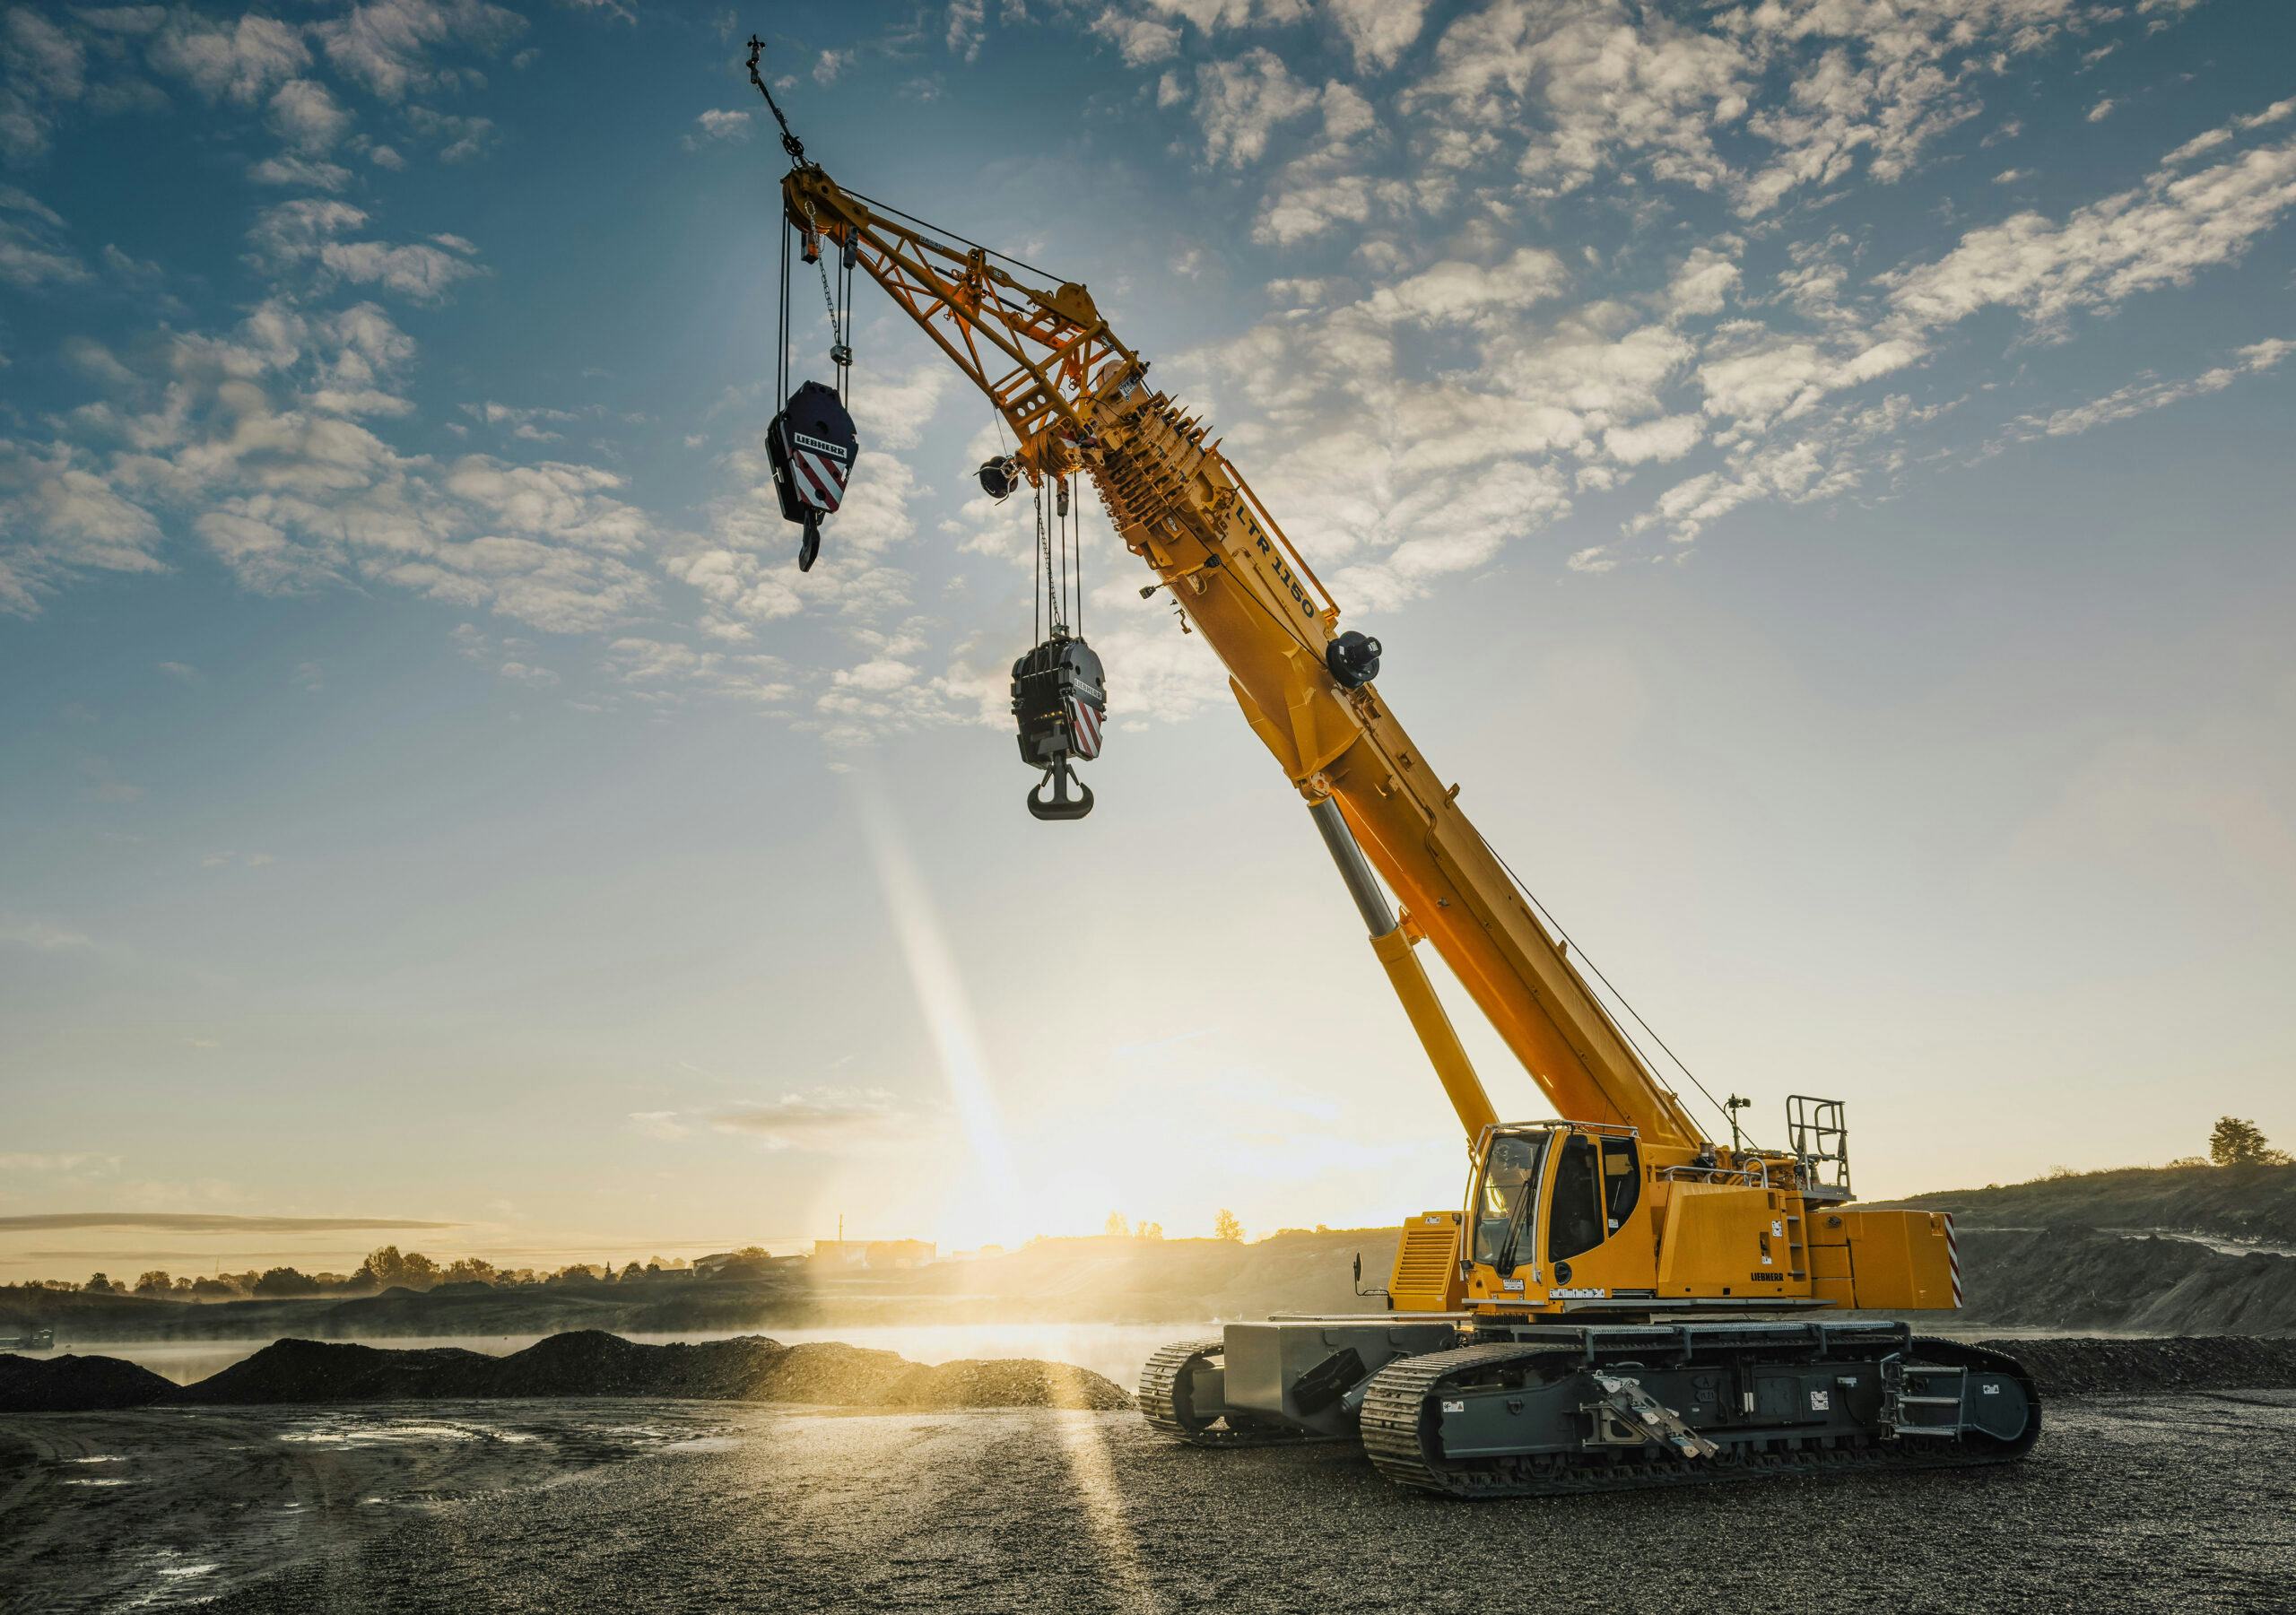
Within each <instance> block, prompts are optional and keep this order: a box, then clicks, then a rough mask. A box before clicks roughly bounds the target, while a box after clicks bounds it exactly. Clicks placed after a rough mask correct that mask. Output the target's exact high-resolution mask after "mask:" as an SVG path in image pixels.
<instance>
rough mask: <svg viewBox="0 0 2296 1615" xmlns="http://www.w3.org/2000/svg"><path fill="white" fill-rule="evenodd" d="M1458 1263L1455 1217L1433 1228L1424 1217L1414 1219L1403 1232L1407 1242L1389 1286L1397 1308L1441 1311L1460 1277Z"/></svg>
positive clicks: (1398, 1252) (1399, 1251)
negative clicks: (1452, 1286) (1454, 1282)
mask: <svg viewBox="0 0 2296 1615" xmlns="http://www.w3.org/2000/svg"><path fill="white" fill-rule="evenodd" d="M1457 1261H1458V1229H1457V1226H1456V1224H1455V1222H1454V1220H1452V1219H1451V1218H1449V1217H1446V1218H1444V1219H1443V1220H1442V1221H1441V1222H1440V1223H1439V1224H1436V1225H1434V1226H1432V1227H1430V1226H1429V1225H1428V1224H1427V1222H1426V1220H1424V1219H1423V1218H1422V1219H1414V1220H1413V1221H1412V1222H1411V1223H1410V1224H1408V1225H1407V1226H1406V1227H1405V1229H1404V1230H1403V1243H1402V1244H1401V1245H1400V1246H1397V1247H1396V1269H1395V1274H1394V1276H1393V1278H1391V1279H1390V1280H1389V1281H1388V1284H1387V1288H1388V1289H1390V1290H1392V1291H1393V1292H1394V1294H1395V1298H1396V1306H1398V1307H1405V1308H1416V1309H1425V1310H1436V1309H1439V1308H1441V1307H1443V1306H1444V1305H1445V1303H1446V1298H1448V1295H1449V1292H1450V1289H1451V1285H1452V1283H1453V1281H1454V1280H1455V1279H1456V1277H1457Z"/></svg>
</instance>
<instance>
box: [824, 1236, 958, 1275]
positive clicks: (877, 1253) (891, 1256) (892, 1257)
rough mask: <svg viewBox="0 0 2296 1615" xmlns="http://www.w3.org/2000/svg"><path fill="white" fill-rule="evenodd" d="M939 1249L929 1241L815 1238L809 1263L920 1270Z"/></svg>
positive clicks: (843, 1266) (930, 1260)
mask: <svg viewBox="0 0 2296 1615" xmlns="http://www.w3.org/2000/svg"><path fill="white" fill-rule="evenodd" d="M938 1248H939V1247H938V1246H935V1244H934V1243H933V1241H931V1240H930V1239H816V1240H814V1241H813V1260H814V1261H815V1262H816V1263H820V1264H821V1265H822V1266H823V1267H836V1268H857V1267H865V1268H874V1269H877V1270H879V1271H883V1270H886V1269H890V1268H903V1267H923V1266H926V1264H927V1263H930V1262H932V1260H933V1258H934V1254H935V1251H936V1250H937V1249H938Z"/></svg>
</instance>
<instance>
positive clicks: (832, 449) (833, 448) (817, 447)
mask: <svg viewBox="0 0 2296 1615" xmlns="http://www.w3.org/2000/svg"><path fill="white" fill-rule="evenodd" d="M789 435H790V436H791V437H792V438H796V441H797V447H800V448H810V449H812V450H813V452H814V453H815V454H817V455H834V456H837V457H838V458H839V459H840V460H842V459H844V458H846V457H847V456H846V453H845V451H844V450H843V449H841V448H839V447H838V446H837V445H836V444H834V443H824V442H822V440H821V439H820V438H809V437H807V436H806V435H805V434H804V433H803V432H799V431H793V432H791V433H790V434H789Z"/></svg>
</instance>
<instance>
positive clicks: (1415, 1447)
mask: <svg viewBox="0 0 2296 1615" xmlns="http://www.w3.org/2000/svg"><path fill="white" fill-rule="evenodd" d="M1913 1344H1914V1345H1915V1346H1916V1347H1917V1348H1918V1349H1919V1350H1921V1351H1922V1353H1923V1355H1924V1356H1925V1357H1930V1358H1933V1359H1936V1360H1940V1361H1946V1362H1962V1363H1966V1364H1968V1365H1969V1366H1970V1367H1984V1368H1993V1369H1999V1370H2003V1371H2005V1372H2009V1373H2012V1374H2014V1375H2016V1376H2017V1377H2018V1378H2019V1380H2020V1381H2022V1383H2023V1385H2024V1387H2025V1392H2026V1394H2027V1396H2028V1398H2029V1400H2030V1402H2031V1408H2032V1418H2031V1422H2030V1424H2029V1425H2028V1427H2027V1428H2026V1430H2025V1432H2024V1434H2023V1435H2022V1437H2020V1438H2019V1439H2018V1440H2016V1441H2014V1442H1995V1441H1988V1440H1986V1439H1985V1438H1983V1437H1977V1438H1972V1437H1962V1438H1961V1439H1959V1440H1957V1441H1953V1442H1952V1443H1951V1444H1946V1443H1943V1442H1937V1443H1929V1444H1924V1445H1920V1446H1915V1445H1912V1444H1910V1443H1907V1442H1904V1441H1901V1440H1887V1439H1884V1438H1883V1434H1882V1432H1881V1431H1880V1430H1879V1429H1874V1430H1870V1431H1857V1432H1851V1433H1847V1434H1844V1433H1839V1432H1832V1433H1827V1434H1823V1435H1811V1436H1806V1437H1782V1438H1770V1439H1766V1440H1765V1441H1764V1442H1763V1443H1762V1445H1761V1448H1760V1449H1759V1450H1756V1449H1754V1448H1752V1447H1746V1446H1735V1447H1734V1446H1726V1447H1725V1448H1724V1450H1723V1451H1721V1452H1719V1453H1718V1454H1715V1455H1713V1456H1712V1457H1709V1458H1700V1459H1690V1458H1676V1457H1672V1456H1657V1457H1654V1456H1652V1455H1651V1454H1652V1453H1653V1452H1655V1451H1656V1450H1657V1449H1655V1448H1643V1449H1632V1450H1630V1449H1612V1450H1601V1449H1596V1450H1589V1451H1586V1452H1569V1453H1561V1452H1547V1453H1529V1454H1522V1455H1520V1456H1496V1457H1478V1458H1475V1459H1474V1460H1472V1461H1469V1462H1464V1463H1461V1462H1454V1461H1452V1460H1449V1459H1447V1458H1446V1457H1444V1456H1443V1454H1442V1453H1441V1450H1440V1438H1439V1432H1438V1424H1439V1411H1438V1410H1439V1405H1440V1401H1441V1396H1442V1393H1443V1392H1444V1391H1446V1390H1448V1389H1451V1388H1454V1387H1465V1386H1468V1385H1481V1384H1487V1383H1489V1381H1490V1380H1491V1378H1492V1376H1494V1375H1500V1374H1507V1373H1512V1372H1518V1371H1532V1372H1535V1370H1536V1368H1537V1367H1538V1365H1539V1360H1540V1359H1551V1366H1552V1368H1553V1369H1554V1370H1555V1371H1556V1372H1557V1373H1570V1372H1574V1371H1576V1370H1578V1368H1583V1367H1584V1366H1585V1363H1584V1359H1582V1358H1581V1357H1579V1356H1578V1354H1577V1353H1574V1352H1570V1351H1568V1350H1555V1349H1554V1348H1552V1347H1547V1346H1538V1345H1523V1344H1515V1343H1499V1344H1492V1345H1483V1346H1465V1347H1461V1348H1458V1349H1457V1350H1450V1351H1431V1352H1428V1353H1426V1354H1425V1355H1423V1356H1419V1357H1411V1358H1405V1359H1401V1360H1399V1361H1396V1362H1393V1363H1390V1364H1388V1365H1387V1367H1386V1368H1382V1369H1381V1370H1380V1371H1379V1372H1378V1374H1376V1375H1374V1376H1372V1378H1371V1382H1370V1386H1369V1387H1368V1389H1367V1391H1366V1394H1365V1397H1364V1402H1363V1413H1362V1426H1361V1434H1362V1438H1363V1450H1364V1452H1365V1454H1367V1455H1368V1456H1369V1457H1370V1460H1371V1462H1372V1463H1373V1465H1374V1466H1375V1467H1377V1468H1378V1471H1379V1472H1380V1473H1382V1474H1384V1475H1386V1476H1387V1479H1389V1480H1393V1481H1395V1482H1396V1484H1397V1485H1399V1486H1405V1487H1409V1488H1411V1489H1413V1490H1418V1491H1429V1492H1436V1493H1439V1494H1442V1495H1445V1496H1448V1497H1457V1498H1521V1497H1544V1496H1562V1495H1570V1494H1574V1493H1586V1492H1606V1491H1625V1490H1633V1489H1641V1488H1644V1487H1658V1486H1698V1485H1709V1484H1713V1483H1716V1482H1719V1481H1725V1480H1760V1479H1764V1478H1769V1477H1773V1476H1781V1475H1811V1474H1839V1473H1848V1472H1855V1471H1865V1470H1874V1469H1955V1468H1967V1467H1970V1466H1973V1465H1979V1464H1988V1463H2009V1462H2012V1461H2013V1460H2015V1459H2017V1458H2020V1457H2022V1456H2023V1455H2024V1454H2025V1453H2026V1452H2027V1451H2028V1450H2030V1449H2031V1446H2032V1444H2033V1442H2034V1440H2035V1439H2036V1438H2037V1437H2039V1433H2040V1402H2039V1397H2038V1396H2037V1395H2035V1394H2034V1393H2033V1389H2032V1385H2031V1380H2030V1379H2028V1378H2027V1377H2026V1376H2024V1375H2023V1374H2022V1371H2021V1370H2019V1369H2018V1368H2017V1367H2016V1364H2015V1362H2014V1360H2013V1359H2010V1358H2007V1357H2005V1356H2004V1355H2002V1354H2001V1353H1999V1352H1996V1351H1988V1350H1985V1349H1984V1348H1982V1347H1977V1346H1968V1345H1963V1344H1961V1343H1960V1342H1957V1341H1940V1340H1932V1339H1926V1338H1924V1339H1917V1340H1916V1341H1914V1342H1913Z"/></svg>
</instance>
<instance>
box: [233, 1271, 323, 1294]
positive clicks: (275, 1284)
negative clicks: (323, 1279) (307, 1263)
mask: <svg viewBox="0 0 2296 1615" xmlns="http://www.w3.org/2000/svg"><path fill="white" fill-rule="evenodd" d="M248 1291H249V1292H250V1293H251V1294H254V1295H258V1296H315V1295H317V1294H318V1293H319V1281H317V1279H314V1278H312V1277H310V1276H309V1274H307V1273H301V1272H297V1271H296V1270H295V1269H293V1268H291V1267H274V1268H273V1269H271V1270H270V1271H269V1272H265V1273H264V1274H263V1275H262V1276H261V1277H259V1278H257V1280H256V1281H255V1282H254V1283H253V1284H250V1285H248Z"/></svg>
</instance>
